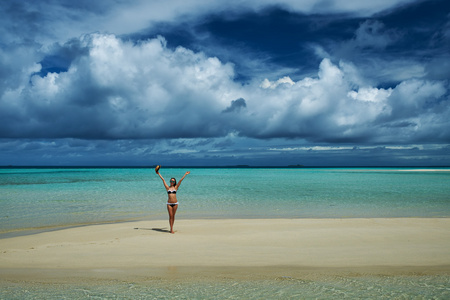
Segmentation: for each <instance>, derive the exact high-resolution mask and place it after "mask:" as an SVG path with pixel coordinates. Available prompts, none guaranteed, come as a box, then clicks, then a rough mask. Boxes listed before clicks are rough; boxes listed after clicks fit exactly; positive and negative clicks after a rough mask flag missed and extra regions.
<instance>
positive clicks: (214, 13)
mask: <svg viewBox="0 0 450 300" xmlns="http://www.w3.org/2000/svg"><path fill="white" fill-rule="evenodd" d="M449 49H450V2H449V1H447V0H428V1H421V0H378V1H358V0H302V1H298V0H278V1H275V0H246V1H242V0H227V1H210V0H172V1H157V0H154V1H153V0H136V1H125V0H114V1H113V0H97V1H91V0H79V1H72V0H59V1H54V0H40V1H34V0H6V1H3V2H2V5H1V6H0V124H1V125H0V165H101V166H104V165H117V166H120V165H129V166H150V165H154V164H162V165H166V166H169V165H177V166H192V165H203V166H210V165H240V164H247V165H252V166H261V165H263V166H273V165H281V166H285V165H296V164H301V165H305V166H326V165H329V166H426V165H429V166H445V165H447V166H448V165H450V89H449V88H450V86H449V84H450V82H449V79H450V51H449Z"/></svg>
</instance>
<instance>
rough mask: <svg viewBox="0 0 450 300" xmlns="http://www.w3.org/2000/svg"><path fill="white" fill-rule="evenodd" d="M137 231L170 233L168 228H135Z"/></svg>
mask: <svg viewBox="0 0 450 300" xmlns="http://www.w3.org/2000/svg"><path fill="white" fill-rule="evenodd" d="M134 229H137V230H153V231H158V232H165V233H170V231H169V230H168V229H166V228H137V227H136V228H134Z"/></svg>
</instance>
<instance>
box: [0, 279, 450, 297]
mask: <svg viewBox="0 0 450 300" xmlns="http://www.w3.org/2000/svg"><path fill="white" fill-rule="evenodd" d="M0 287H1V292H0V298H2V299H449V297H450V278H449V277H448V276H443V275H434V276H430V275H427V276H333V277H331V276H328V277H322V278H320V279H315V280H309V279H299V278H291V277H279V278H275V279H272V280H233V279H228V280H227V279H224V280H219V281H208V280H206V281H189V282H183V281H175V282H174V281H167V280H152V281H147V282H143V283H142V282H141V283H136V282H124V281H112V282H101V283H96V284H93V283H90V284H89V283H86V284H51V283H47V284H29V283H27V284H24V283H9V284H6V285H2V284H0Z"/></svg>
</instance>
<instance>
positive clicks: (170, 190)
mask: <svg viewBox="0 0 450 300" xmlns="http://www.w3.org/2000/svg"><path fill="white" fill-rule="evenodd" d="M159 168H160V166H157V167H156V169H155V170H156V174H158V175H159V177H160V178H161V179H162V181H163V183H164V187H165V188H166V190H167V195H168V196H169V199H167V211H168V212H169V224H170V233H175V232H174V231H173V223H174V222H175V213H176V212H177V208H178V201H177V190H178V188H179V187H180V184H181V182H182V181H183V179H184V177H186V175H188V174H190V173H191V172H186V174H184V176H183V177H182V178H181V179H180V181H178V184H177V180H176V179H175V178H171V179H170V186H168V185H167V183H166V181H165V180H164V178H163V177H162V176H161V174H160V173H159Z"/></svg>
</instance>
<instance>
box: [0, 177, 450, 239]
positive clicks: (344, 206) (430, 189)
mask: <svg viewBox="0 0 450 300" xmlns="http://www.w3.org/2000/svg"><path fill="white" fill-rule="evenodd" d="M188 170H189V169H175V168H163V169H161V174H162V175H163V176H164V177H165V179H166V180H167V181H169V179H170V177H175V178H177V179H179V178H181V176H182V175H183V174H184V173H185V172H186V171H188ZM189 171H191V174H190V175H188V176H187V177H186V179H185V180H184V181H183V183H182V185H181V187H180V189H179V192H178V193H177V197H178V200H179V202H180V206H179V209H178V212H177V217H178V218H342V217H351V218H357V217H450V172H448V171H449V169H448V168H441V169H437V170H435V169H429V170H426V171H424V170H423V169H422V170H414V169H406V168H404V169H389V168H366V169H364V168H317V169H316V168H299V169H294V168H284V169H283V168H280V169H259V168H254V169H250V168H249V169H235V168H229V169H226V168H217V169H210V168H204V169H201V168H195V169H191V170H189ZM166 200H167V194H166V192H165V189H164V186H163V185H162V182H161V180H160V179H159V177H158V176H157V175H156V174H155V172H154V170H153V169H142V168H137V169H124V168H118V169H114V168H112V169H103V168H87V169H77V168H73V169H69V168H66V169H64V168H63V169H61V168H57V169H48V168H42V169H21V168H18V169H0V228H1V232H3V233H5V232H8V231H13V230H20V229H25V228H26V229H30V228H42V227H60V226H72V225H81V224H92V223H99V222H117V221H125V220H133V219H164V218H166V214H167V211H166V206H165V203H166Z"/></svg>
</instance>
